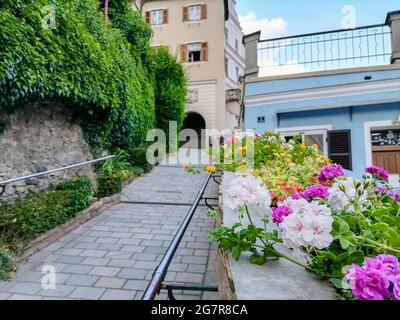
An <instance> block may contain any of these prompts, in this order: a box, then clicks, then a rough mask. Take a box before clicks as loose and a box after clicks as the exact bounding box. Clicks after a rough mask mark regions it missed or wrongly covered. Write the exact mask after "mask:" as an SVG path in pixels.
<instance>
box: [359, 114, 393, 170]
mask: <svg viewBox="0 0 400 320" xmlns="http://www.w3.org/2000/svg"><path fill="white" fill-rule="evenodd" d="M380 128H385V129H386V128H393V129H400V125H395V124H394V121H393V120H382V121H365V122H364V141H365V160H366V163H367V167H368V166H372V163H373V161H372V141H371V131H372V130H375V129H377V130H379V129H380Z"/></svg>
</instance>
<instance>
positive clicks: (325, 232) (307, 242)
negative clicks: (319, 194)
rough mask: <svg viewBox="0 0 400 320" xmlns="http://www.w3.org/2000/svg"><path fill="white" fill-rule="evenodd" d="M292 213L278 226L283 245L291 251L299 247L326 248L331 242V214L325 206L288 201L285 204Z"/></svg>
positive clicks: (300, 201)
mask: <svg viewBox="0 0 400 320" xmlns="http://www.w3.org/2000/svg"><path fill="white" fill-rule="evenodd" d="M285 205H286V206H288V207H289V208H290V209H292V211H293V213H292V214H291V215H289V216H287V217H286V218H285V219H284V220H283V223H281V224H280V228H281V230H282V240H283V243H284V244H285V245H286V246H287V247H289V248H292V249H298V248H299V247H308V246H311V247H315V248H318V249H323V248H327V247H329V246H330V244H331V243H332V241H333V237H332V235H331V232H332V224H333V218H332V212H331V210H330V209H329V207H328V206H326V205H320V204H319V203H318V202H316V201H314V202H311V203H308V202H307V201H306V200H304V199H299V200H294V199H288V200H287V201H286V203H285Z"/></svg>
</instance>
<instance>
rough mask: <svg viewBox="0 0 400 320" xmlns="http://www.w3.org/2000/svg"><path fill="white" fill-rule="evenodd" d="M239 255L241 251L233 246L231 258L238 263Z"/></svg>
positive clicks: (238, 247)
mask: <svg viewBox="0 0 400 320" xmlns="http://www.w3.org/2000/svg"><path fill="white" fill-rule="evenodd" d="M241 255H242V250H241V248H240V246H235V247H233V248H232V257H233V259H235V260H236V261H238V260H239V259H240V256H241Z"/></svg>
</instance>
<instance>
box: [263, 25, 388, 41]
mask: <svg viewBox="0 0 400 320" xmlns="http://www.w3.org/2000/svg"><path fill="white" fill-rule="evenodd" d="M386 26H387V24H386V23H380V24H372V25H369V26H362V27H357V28H350V29H337V30H329V31H320V32H314V33H304V34H296V35H293V36H286V37H280V38H271V39H263V40H260V41H259V42H260V43H262V42H269V41H279V40H289V39H294V38H304V37H311V36H320V35H323V34H330V33H339V32H349V31H357V30H364V29H371V28H379V27H386Z"/></svg>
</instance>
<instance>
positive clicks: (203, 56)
mask: <svg viewBox="0 0 400 320" xmlns="http://www.w3.org/2000/svg"><path fill="white" fill-rule="evenodd" d="M201 61H208V43H207V42H203V43H202V44H201Z"/></svg>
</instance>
